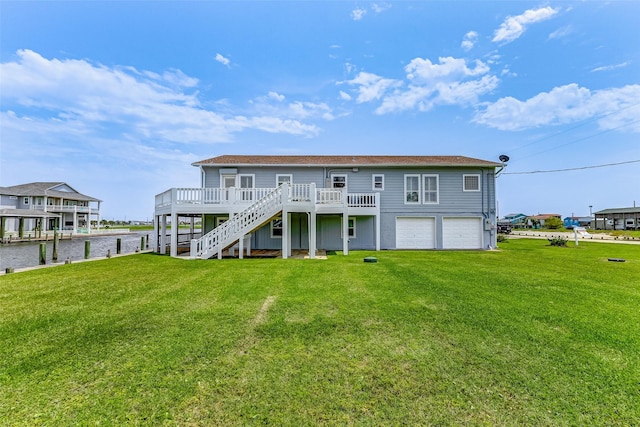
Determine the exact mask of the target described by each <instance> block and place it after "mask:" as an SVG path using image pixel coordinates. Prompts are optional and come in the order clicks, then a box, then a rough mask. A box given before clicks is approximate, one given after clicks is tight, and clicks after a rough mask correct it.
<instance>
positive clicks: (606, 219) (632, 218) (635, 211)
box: [594, 206, 640, 230]
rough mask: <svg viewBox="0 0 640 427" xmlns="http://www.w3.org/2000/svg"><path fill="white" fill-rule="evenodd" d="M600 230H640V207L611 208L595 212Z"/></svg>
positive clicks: (596, 224) (596, 222) (597, 227)
mask: <svg viewBox="0 0 640 427" xmlns="http://www.w3.org/2000/svg"><path fill="white" fill-rule="evenodd" d="M594 217H595V228H596V229H599V230H640V208H637V207H635V206H634V207H632V208H611V209H603V210H601V211H598V212H595V213H594Z"/></svg>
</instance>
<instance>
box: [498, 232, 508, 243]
mask: <svg viewBox="0 0 640 427" xmlns="http://www.w3.org/2000/svg"><path fill="white" fill-rule="evenodd" d="M508 240H509V238H508V237H507V235H506V234H498V235H497V236H496V242H498V243H503V242H506V241H508Z"/></svg>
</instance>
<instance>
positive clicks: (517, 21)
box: [492, 6, 558, 43]
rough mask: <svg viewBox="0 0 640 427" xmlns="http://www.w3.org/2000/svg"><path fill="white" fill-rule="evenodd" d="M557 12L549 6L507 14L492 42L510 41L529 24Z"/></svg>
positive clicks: (545, 18) (520, 33)
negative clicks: (516, 13)
mask: <svg viewBox="0 0 640 427" xmlns="http://www.w3.org/2000/svg"><path fill="white" fill-rule="evenodd" d="M556 13H558V10H557V9H554V8H552V7H551V6H547V7H543V8H540V9H535V10H534V9H529V10H527V11H525V12H524V13H523V14H521V15H517V16H509V17H507V19H505V21H504V22H503V23H502V25H500V28H498V29H497V30H496V31H495V33H494V37H493V40H492V41H493V42H496V43H510V42H512V41H514V40H516V39H517V38H518V37H520V36H521V35H522V34H523V33H524V32H525V31H526V29H527V26H528V25H529V24H533V23H536V22H541V21H545V20H547V19H549V18H551V17H552V16H553V15H555V14H556Z"/></svg>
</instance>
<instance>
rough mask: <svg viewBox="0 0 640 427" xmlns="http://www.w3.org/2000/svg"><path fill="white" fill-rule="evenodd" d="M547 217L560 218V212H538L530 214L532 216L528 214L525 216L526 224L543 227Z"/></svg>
mask: <svg viewBox="0 0 640 427" xmlns="http://www.w3.org/2000/svg"><path fill="white" fill-rule="evenodd" d="M549 218H558V219H560V220H562V215H560V214H538V215H532V216H528V217H527V219H526V224H527V227H531V228H541V227H544V223H545V221H547V220H548V219H549Z"/></svg>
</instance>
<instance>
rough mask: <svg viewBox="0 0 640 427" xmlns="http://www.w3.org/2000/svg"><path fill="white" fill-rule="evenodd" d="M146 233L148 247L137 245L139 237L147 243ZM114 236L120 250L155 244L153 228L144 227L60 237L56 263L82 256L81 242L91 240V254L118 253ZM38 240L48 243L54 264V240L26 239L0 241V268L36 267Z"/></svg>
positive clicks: (103, 255)
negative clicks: (129, 231) (10, 241)
mask: <svg viewBox="0 0 640 427" xmlns="http://www.w3.org/2000/svg"><path fill="white" fill-rule="evenodd" d="M147 236H149V238H148V242H149V247H148V248H146V247H142V248H141V247H140V244H141V238H144V242H145V246H146V244H147ZM117 239H121V250H120V253H121V254H129V253H134V252H136V251H137V250H138V251H139V250H146V249H153V248H154V242H155V239H154V233H153V231H144V232H140V233H129V234H123V235H108V236H92V237H74V238H73V239H70V240H66V239H65V240H60V241H59V242H58V261H57V263H58V264H64V262H65V260H67V259H69V260H71V261H77V260H82V259H84V242H85V241H86V240H89V241H90V242H91V247H90V253H89V255H90V258H102V257H105V256H107V253H108V252H109V251H111V255H112V256H113V255H116V253H117V251H116V250H117ZM40 243H46V245H47V264H48V265H49V264H56V263H54V262H53V260H52V258H53V241H52V240H50V241H48V242H25V243H6V244H0V271H5V269H6V268H8V267H12V268H15V269H18V268H26V267H36V266H38V265H39V253H40Z"/></svg>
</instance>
